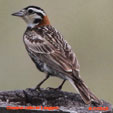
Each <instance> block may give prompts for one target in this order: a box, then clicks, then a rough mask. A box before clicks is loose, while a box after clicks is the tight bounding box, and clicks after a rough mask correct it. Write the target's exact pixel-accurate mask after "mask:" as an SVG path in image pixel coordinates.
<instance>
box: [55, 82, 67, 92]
mask: <svg viewBox="0 0 113 113" xmlns="http://www.w3.org/2000/svg"><path fill="white" fill-rule="evenodd" d="M65 81H66V80H63V82H62V83H61V84H60V85H59V87H58V88H56V89H58V90H61V89H62V86H63V85H64V83H65Z"/></svg>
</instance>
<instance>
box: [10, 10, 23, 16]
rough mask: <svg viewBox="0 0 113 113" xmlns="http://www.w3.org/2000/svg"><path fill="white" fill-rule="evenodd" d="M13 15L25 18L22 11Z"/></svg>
mask: <svg viewBox="0 0 113 113" xmlns="http://www.w3.org/2000/svg"><path fill="white" fill-rule="evenodd" d="M12 15H13V16H18V17H23V16H25V11H24V10H21V11H18V12H16V13H13V14H12Z"/></svg>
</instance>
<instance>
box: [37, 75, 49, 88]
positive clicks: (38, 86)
mask: <svg viewBox="0 0 113 113" xmlns="http://www.w3.org/2000/svg"><path fill="white" fill-rule="evenodd" d="M49 76H50V75H49V74H47V76H46V78H44V79H43V80H42V81H41V82H40V83H39V84H38V85H37V86H36V87H35V90H36V89H39V90H40V86H41V85H42V84H43V83H44V82H45V81H46V80H47V79H48V78H49Z"/></svg>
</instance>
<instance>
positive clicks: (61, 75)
mask: <svg viewBox="0 0 113 113" xmlns="http://www.w3.org/2000/svg"><path fill="white" fill-rule="evenodd" d="M28 53H29V56H30V57H31V59H32V61H33V62H34V63H35V65H36V67H37V68H38V69H39V70H40V71H41V72H45V73H47V74H49V75H50V76H56V77H59V78H61V79H66V76H65V74H64V73H61V72H59V71H58V70H56V69H55V68H54V67H50V66H48V65H47V64H46V63H45V62H43V61H41V60H40V58H38V56H35V54H33V53H32V52H31V51H29V52H28Z"/></svg>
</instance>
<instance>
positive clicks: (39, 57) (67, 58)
mask: <svg viewBox="0 0 113 113" xmlns="http://www.w3.org/2000/svg"><path fill="white" fill-rule="evenodd" d="M12 15H13V16H17V17H21V18H22V19H23V20H24V21H25V22H26V23H27V29H26V31H25V33H24V35H23V42H24V44H25V48H26V50H27V52H28V54H29V56H30V58H31V60H32V61H33V62H34V64H35V65H36V67H37V69H38V70H39V71H41V72H44V73H45V74H46V77H45V78H44V79H43V80H42V81H41V82H40V83H39V84H38V85H37V86H36V87H35V89H40V86H41V85H42V84H43V83H44V82H45V81H46V80H47V79H48V78H49V77H50V76H54V77H58V78H61V79H62V80H63V82H62V83H61V84H60V85H59V87H58V88H56V89H57V90H61V89H62V86H63V85H64V83H65V81H66V80H69V82H70V83H71V84H72V85H73V86H74V88H75V89H77V91H78V92H79V93H80V95H81V98H82V99H83V101H84V103H85V104H91V103H93V102H95V103H97V104H102V102H101V100H100V99H98V98H97V97H96V96H95V95H94V94H93V93H92V92H91V90H90V89H89V88H88V87H87V85H86V84H85V82H84V81H83V79H82V78H81V76H80V65H79V62H78V60H77V57H76V54H75V53H74V52H73V50H72V48H71V46H70V45H69V43H68V42H67V41H66V40H65V39H64V37H63V36H62V34H61V33H60V32H59V31H58V30H57V29H56V28H55V27H53V26H52V25H51V23H50V21H49V18H48V15H47V13H46V12H45V11H44V10H43V9H42V8H40V7H38V6H32V5H31V6H27V7H25V8H23V9H21V10H19V11H18V12H15V13H13V14H12Z"/></svg>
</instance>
